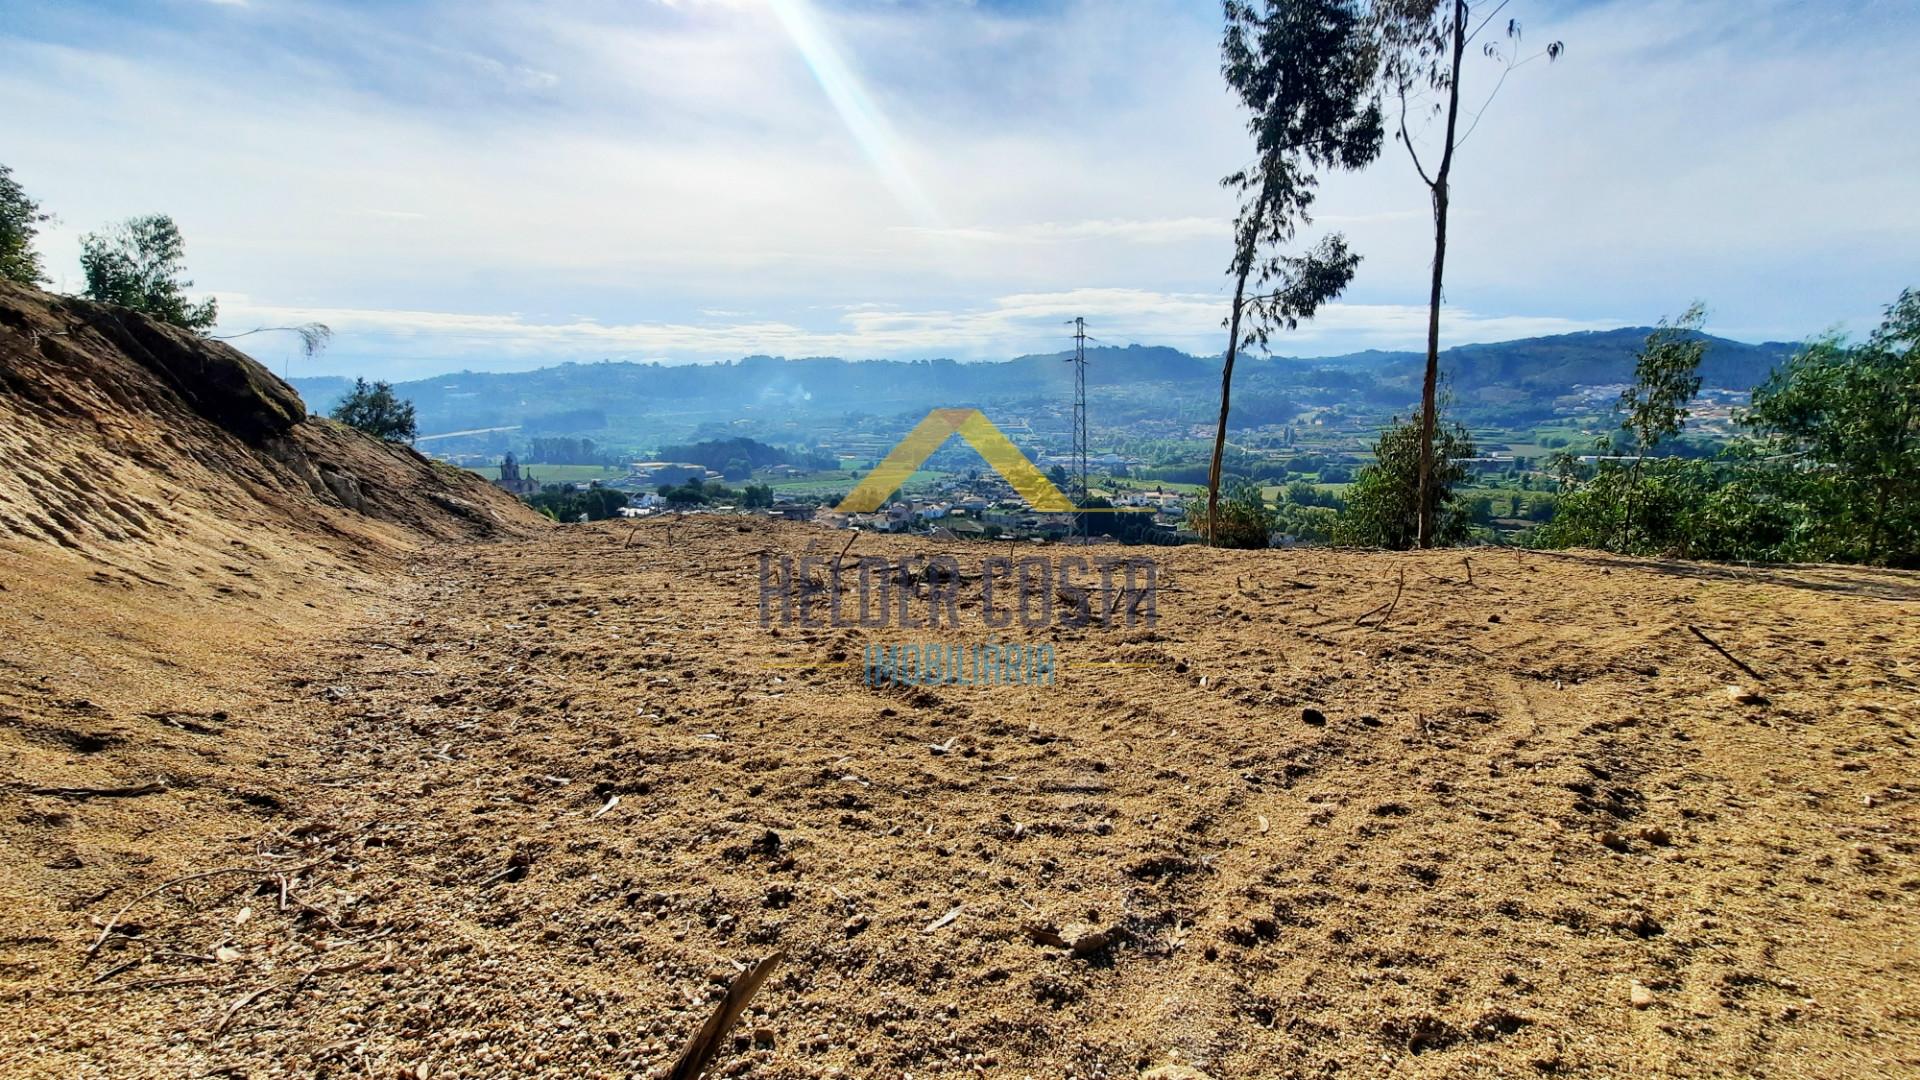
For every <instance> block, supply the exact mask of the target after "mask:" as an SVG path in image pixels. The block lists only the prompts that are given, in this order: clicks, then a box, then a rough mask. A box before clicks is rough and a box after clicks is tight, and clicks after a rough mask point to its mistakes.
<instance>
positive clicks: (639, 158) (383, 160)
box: [0, 0, 1920, 373]
mask: <svg viewBox="0 0 1920 1080" xmlns="http://www.w3.org/2000/svg"><path fill="white" fill-rule="evenodd" d="M811 7H812V8H813V9H814V10H815V11H816V13H817V17H818V18H819V19H820V21H821V33H822V34H823V35H824V36H825V39H827V40H830V41H831V42H832V43H833V45H834V47H835V49H836V51H837V52H838V54H839V56H840V58H841V60H842V61H843V62H844V65H843V66H844V67H845V69H846V72H845V74H846V77H848V78H852V79H856V80H858V82H859V85H860V86H861V88H862V92H863V93H864V94H865V95H866V99H867V100H868V101H869V102H870V103H871V104H872V105H873V106H874V108H876V109H877V110H881V111H883V112H884V115H885V118H886V127H887V138H888V140H889V142H890V145H891V150H890V154H891V159H892V161H893V162H894V165H895V166H897V168H898V169H899V170H901V171H902V172H903V173H905V174H909V175H910V176H911V177H912V179H913V182H914V184H915V185H917V186H918V187H919V188H920V189H922V190H923V191H924V195H925V199H926V201H927V202H928V203H929V204H930V205H931V206H932V207H933V208H934V210H935V211H937V218H938V221H937V222H935V223H931V224H930V223H929V222H928V221H926V220H922V216H923V215H920V214H916V213H915V212H914V211H913V210H912V209H911V208H910V207H908V206H905V205H903V202H902V198H901V197H899V195H898V194H897V192H898V191H899V183H898V177H892V178H888V177H884V176H882V175H881V174H880V173H878V172H876V169H875V167H874V165H873V161H872V159H871V157H870V156H869V154H868V153H865V152H863V150H862V147H861V144H860V143H859V142H858V141H857V140H856V139H855V138H854V137H853V135H851V134H850V132H849V128H848V126H847V124H846V123H844V122H843V120H842V117H841V115H840V114H839V113H837V112H836V110H835V108H834V105H833V102H832V101H831V100H830V99H829V97H828V95H827V94H826V93H824V92H823V91H822V88H821V85H820V83H819V81H818V80H817V79H816V77H815V75H814V74H813V73H812V72H811V71H810V70H809V68H808V65H807V64H806V62H805V61H804V60H803V58H802V57H801V55H800V54H799V52H798V51H796V49H795V48H794V42H793V39H792V35H791V34H790V33H789V32H788V31H787V30H786V29H785V28H783V25H782V23H781V22H780V20H779V19H777V18H776V17H775V15H774V13H773V12H772V11H771V10H770V9H769V8H768V7H767V6H766V5H765V4H764V3H759V2H747V0H724V2H723V0H679V2H674V3H655V4H650V5H610V4H605V3H596V2H592V0H577V2H573V3H560V4H555V5H541V6H540V7H539V8H538V9H532V8H519V7H514V6H511V5H484V4H483V5H471V4H455V3H452V2H451V0H428V2H427V3H425V4H421V5H413V6H408V7H405V8H394V9H385V10H383V11H382V12H380V13H379V14H378V15H375V14H372V13H368V12H366V11H364V10H361V9H358V8H356V7H353V6H350V5H342V4H337V3H329V2H327V0H313V2H311V3H303V4H299V5H281V4H256V5H253V7H252V8H251V10H249V11H248V13H247V17H246V18H210V17H208V16H206V15H204V14H202V15H198V16H193V15H191V13H190V12H189V11H188V9H185V8H173V7H167V8H163V9H158V10H159V11H160V12H161V14H160V15H156V16H154V18H153V20H152V23H151V24H149V23H147V22H142V23H139V24H135V23H134V22H132V21H131V20H125V21H117V20H116V19H115V18H114V17H112V16H105V15H99V14H93V15H90V16H88V18H87V19H85V20H84V21H83V20H79V19H72V20H68V19H65V18H64V17H63V16H62V15H61V12H60V8H59V6H39V7H33V8H30V9H28V10H27V11H25V12H23V13H21V15H20V17H19V18H15V19H12V20H10V21H9V24H8V27H7V28H5V29H0V51H3V52H4V53H5V55H6V56H7V58H8V63H7V64H6V65H4V66H0V100H5V101H6V102H7V103H8V107H7V108H6V109H4V110H0V147H4V148H5V149H4V153H5V154H6V163H7V164H9V165H11V166H13V167H14V169H15V171H16V176H17V179H19V181H20V182H21V183H22V184H24V185H25V186H26V187H27V188H28V190H29V191H30V192H31V193H33V194H34V195H35V196H37V197H38V198H40V199H41V201H42V202H43V203H45V204H46V206H47V208H48V209H50V210H53V211H55V212H56V213H58V214H59V215H60V218H61V221H60V224H59V226H58V227H57V228H55V229H53V230H51V231H49V232H48V233H47V234H46V235H45V237H44V239H45V241H46V242H45V243H44V244H43V249H44V251H45V253H46V255H47V258H48V262H49V265H50V267H51V269H52V270H53V272H54V273H55V275H56V277H60V278H63V280H64V282H65V283H66V284H67V285H68V286H69V287H71V286H72V285H74V284H76V282H75V281H74V279H75V278H76V277H77V269H76V268H77V243H78V236H79V234H80V233H82V232H84V231H86V230H88V229H92V228H95V227H97V226H99V225H100V224H103V223H105V222H107V221H109V220H111V219H114V218H118V217H124V216H126V215H128V214H133V213H140V212H149V211H154V210H163V211H166V212H169V213H171V214H173V215H174V216H175V217H176V219H177V220H179V222H180V224H181V227H182V229H183V231H184V233H185V235H186V237H187V244H188V252H187V254H188V263H189V265H190V267H191V269H192V273H193V276H194V278H195V280H196V281H197V282H198V283H199V285H200V286H201V287H202V288H204V289H207V290H210V291H212V292H213V293H215V294H217V295H219V296H220V297H221V298H222V306H223V310H224V311H225V312H226V313H227V314H226V317H225V323H226V324H227V325H228V326H229V327H231V328H232V329H246V328H247V327H248V326H249V325H252V322H251V321H250V320H252V319H253V317H254V316H253V314H252V313H255V312H262V313H264V312H289V311H325V312H336V313H340V314H341V316H342V317H341V318H340V319H338V320H329V321H337V322H338V323H339V325H338V327H337V329H339V330H340V335H339V337H337V338H336V340H335V342H334V346H333V351H334V355H335V356H336V357H338V358H339V359H340V361H341V362H351V363H354V364H358V365H363V366H364V367H365V368H366V369H367V370H368V371H369V373H377V372H379V371H381V370H382V369H383V365H384V366H386V367H389V368H391V369H392V370H395V371H398V370H400V369H401V368H402V367H406V368H408V369H409V370H415V371H417V370H418V369H419V366H420V365H422V364H429V363H430V364H437V365H441V366H453V367H458V366H468V365H470V366H475V367H484V366H489V365H492V364H495V363H501V362H510V363H514V364H518V365H524V364H531V363H536V362H552V361H559V360H564V359H592V358H594V357H595V356H596V355H598V354H600V353H603V352H608V351H615V350H618V351H621V352H623V353H631V354H634V355H644V356H649V357H653V356H658V357H663V358H667V359H674V360H688V359H699V358H713V357H716V356H723V355H728V354H732V355H739V354H742V353H752V352H784V353H790V354H804V353H823V352H846V353H849V354H853V355H882V354H887V353H889V352H893V351H899V352H902V353H903V354H904V353H911V354H914V355H937V354H947V355H955V356H974V355H979V356H998V355H1007V354H1011V353H1019V352H1027V351H1035V350H1040V349H1048V348H1052V347H1053V346H1054V345H1055V344H1057V342H1058V336H1059V335H1058V327H1057V326H1056V325H1055V323H1056V322H1057V321H1058V320H1060V319H1064V318H1067V317H1070V316H1072V315H1086V316H1087V317H1088V318H1090V319H1094V320H1096V325H1095V329H1094V332H1095V333H1096V334H1099V335H1100V336H1102V337H1106V338H1108V339H1109V340H1116V341H1127V340H1137V341H1143V342H1158V341H1164V342H1166V343H1169V344H1175V345H1179V346H1181V347H1185V348H1189V349H1193V350H1197V351H1202V352H1206V353H1213V352H1217V351H1218V348H1219V346H1218V342H1217V339H1218V337H1219V336H1220V331H1219V329H1218V323H1219V321H1220V315H1221V313H1222V311H1223V310H1224V294H1225V289H1226V281H1225V278H1224V274H1223V270H1224V267H1225V264H1226V261H1227V255H1228V252H1227V250H1226V244H1227V241H1228V236H1227V224H1226V223H1227V222H1228V221H1229V220H1230V219H1231V216H1232V213H1233V203H1232V197H1231V195H1230V193H1228V192H1225V191H1223V190H1222V189H1221V188H1220V187H1219V186H1218V184H1217V181H1218V178H1219V177H1220V175H1221V174H1223V173H1225V172H1228V171H1231V170H1232V169H1233V168H1236V167H1238V166H1239V165H1241V164H1243V163H1244V158H1245V156H1246V154H1247V140H1246V135H1245V133H1244V130H1243V126H1242V122H1241V119H1240V117H1239V116H1238V115H1237V114H1236V113H1235V112H1234V110H1233V108H1232V106H1231V104H1230V103H1229V101H1228V100H1227V97H1226V95H1225V93H1224V91H1223V90H1222V88H1221V86H1220V80H1219V74H1218V58H1217V53H1216V49H1217V33H1218V27H1217V25H1216V20H1217V18H1218V15H1217V11H1216V10H1215V9H1213V8H1212V7H1210V6H1208V5H1193V4H1190V3H1182V2H1177V0H1113V2H1112V3H1100V4H1094V3H1092V2H1090V0H1082V2H1070V3H1066V4H1063V5H1057V6H1053V5H1049V6H1045V7H1043V8H1041V9H1040V10H1038V11H1035V12H1027V13H1019V12H1009V11H1007V10H1005V9H1000V8H994V9H988V8H986V7H982V6H976V5H972V4H965V3H950V4H861V5H859V6H857V7H845V8H836V7H835V6H833V5H832V4H830V3H828V2H827V0H813V3H812V4H811ZM169 17H178V18H181V19H182V20H184V21H183V22H182V23H181V25H178V26H168V25H166V24H165V19H166V18H169ZM1915 22H1916V19H1915V16H1914V14H1913V12H1911V11H1910V10H1899V9H1896V8H1894V7H1893V6H1891V5H1883V6H1880V7H1873V6H1865V5H1859V4H1853V3H1843V4H1836V5H1831V6H1829V5H1819V6H1811V5H1796V4H1791V3H1787V2H1785V0H1740V2H1736V0H1686V2H1682V0H1608V2H1606V3H1602V4H1596V5H1591V6H1587V7H1580V8H1572V7H1567V8H1560V9H1557V10H1554V9H1547V10H1541V11H1539V12H1537V13H1535V14H1533V15H1532V16H1531V17H1530V30H1531V31H1532V33H1533V36H1535V37H1544V36H1553V37H1560V38H1564V39H1565V40H1566V42H1567V44H1568V47H1569V49H1568V53H1567V55H1566V57H1565V58H1564V59H1563V60H1562V61H1560V62H1559V63H1556V64H1554V65H1552V66H1551V67H1549V66H1547V65H1546V64H1544V63H1540V64H1536V65H1534V66H1531V67H1529V68H1527V69H1525V70H1523V71H1521V72H1519V73H1518V74H1516V75H1515V77H1514V78H1513V79H1512V80H1510V81H1509V83H1508V84H1507V86H1506V87H1505V88H1504V89H1503V91H1502V93H1501V96H1500V98H1499V99H1498V100H1496V101H1495V102H1494V103H1493V106H1492V110H1493V111H1492V112H1490V113H1489V114H1488V116H1487V120H1486V122H1485V124H1483V126H1482V127H1481V128H1480V130H1479V132H1478V133H1477V134H1476V135H1475V136H1474V138H1473V141H1472V142H1471V143H1469V144H1468V146H1467V147H1466V149H1465V150H1464V151H1463V153H1462V156H1461V158H1460V161H1459V163H1458V165H1457V169H1456V173H1455V187H1454V192H1453V196H1454V205H1455V219H1454V226H1455V227H1454V231H1453V236H1452V243H1451V246H1450V249H1449V252H1448V277H1447V298H1448V300H1449V302H1450V303H1451V304H1452V305H1454V306H1453V307H1451V308H1450V309H1449V311H1448V314H1447V320H1446V323H1445V330H1446V334H1447V343H1448V344H1455V343H1458V342H1460V341H1464V340H1470V339H1476V338H1480V339H1484V338H1487V337H1493V336H1503V337H1510V336H1516V335H1521V334H1526V333H1533V332H1552V331H1555V330H1562V329H1574V328H1586V327H1590V326H1594V325H1599V324H1603V323H1605V324H1617V323H1621V322H1626V323H1646V322H1651V321H1653V320H1654V319H1655V318H1657V317H1658V316H1660V315H1661V314H1666V313H1673V312H1676V311H1678V310H1679V309H1680V308H1682V307H1683V306H1684V305H1685V304H1686V303H1687V302H1688V301H1690V300H1692V299H1693V298H1695V297H1700V298H1703V299H1705V300H1706V301H1707V302H1708V303H1709V306H1710V310H1711V314H1712V322H1711V323H1710V328H1713V329H1718V330H1722V331H1731V332H1735V333H1738V334H1740V335H1741V336H1746V337H1750V338H1758V337H1798V336H1801V335H1803V334H1805V333H1808V332H1810V331H1816V330H1819V329H1821V328H1824V327H1826V326H1828V325H1830V324H1832V323H1834V322H1835V321H1843V322H1847V323H1850V324H1852V325H1854V326H1855V327H1858V326H1859V325H1860V324H1861V322H1862V321H1868V320H1871V319H1873V318H1874V317H1875V316H1877V313H1878V309H1879V307H1880V306H1881V305H1883V304H1884V303H1886V302H1887V301H1889V300H1890V299H1891V298H1892V297H1893V295H1894V294H1895V293H1896V292H1897V291H1898V289H1899V288H1900V287H1901V286H1903V285H1909V284H1915V282H1913V281H1912V280H1910V277H1911V274H1912V261H1911V252H1912V251H1913V250H1914V249H1915V247H1916V245H1917V244H1920V203H1916V202H1915V201H1914V200H1913V199H1912V198H1911V197H1910V193H1909V189H1910V187H1911V178H1912V176H1914V175H1915V174H1916V172H1917V171H1920V140H1914V139H1912V138H1910V137H1907V136H1906V132H1907V129H1908V127H1909V126H1910V118H1909V117H1907V116H1906V112H1907V106H1906V103H1907V102H1909V101H1911V100H1914V99H1916V98H1920V70H1917V69H1915V68H1914V67H1913V65H1911V63H1910V62H1909V61H1908V59H1907V58H1906V56H1905V53H1904V51H1903V46H1904V43H1905V41H1906V40H1908V39H1910V38H1911V37H1912V33H1911V31H1912V30H1913V29H1914V26H1915ZM1491 71H1492V68H1491V67H1490V65H1487V64H1485V63H1475V64H1474V65H1473V66H1472V67H1471V68H1470V69H1469V71H1468V80H1467V86H1468V88H1469V98H1470V100H1472V99H1473V98H1474V95H1477V94H1479V93H1481V92H1483V91H1484V89H1485V88H1486V87H1487V85H1488V79H1489V77H1490V73H1491ZM1317 209H1318V213H1317V214H1316V218H1317V221H1316V224H1315V226H1314V228H1313V230H1310V232H1313V233H1317V232H1319V231H1323V230H1327V229H1340V230H1343V231H1345V232H1346V233H1347V234H1348V237H1349V239H1350V241H1351V242H1352V244H1353V245H1354V247H1355V248H1356V249H1357V250H1359V251H1360V252H1361V253H1362V254H1363V255H1364V256H1365V261H1364V262H1363V263H1362V265H1361V269H1360V274H1359V277H1358V278H1357V279H1356V281H1355V282H1354V285H1353V287H1352V289H1351V290H1349V293H1348V295H1347V296H1346V297H1345V302H1344V303H1342V304H1339V305H1335V306H1333V307H1330V308H1328V309H1327V310H1326V311H1324V312H1323V313H1322V314H1321V316H1320V318H1319V319H1317V320H1316V321H1315V322H1314V323H1312V324H1310V325H1309V326H1308V327H1305V328H1303V329H1302V331H1301V333H1299V334H1296V335H1287V337H1286V339H1284V340H1277V341H1276V344H1275V347H1276V349H1277V350H1280V351H1288V352H1291V351H1306V350H1307V349H1309V348H1311V349H1312V350H1313V351H1319V352H1327V351H1345V350H1348V349H1355V348H1364V347H1369V346H1390V347H1417V346H1419V345H1420V344H1421V343H1422V340H1423V337H1424V309H1423V307H1422V306H1421V304H1422V300H1423V299H1424V297H1425V295H1426V291H1427V274H1428V267H1429V265H1430V260H1431V258H1432V252H1431V247H1430V245H1431V241H1430V234H1429V231H1428V230H1429V226H1428V221H1427V214H1428V211H1427V203H1426V196H1425V192H1424V190H1423V189H1422V188H1421V186H1420V185H1419V183H1418V181H1417V179H1416V178H1415V177H1414V175H1413V172H1412V169H1411V167H1410V166H1409V165H1408V164H1407V162H1406V161H1405V157H1404V151H1403V150H1402V149H1401V148H1399V147H1397V146H1395V145H1392V144H1391V143H1389V144H1388V145H1387V146H1386V147H1385V149H1384V152H1383V156H1382V159H1381V161H1380V162H1379V163H1378V164H1376V165H1375V166H1374V167H1372V168H1371V169H1369V170H1367V171H1366V172H1365V173H1362V174H1360V175H1358V176H1338V177H1333V178H1330V179H1329V180H1328V181H1327V182H1326V184H1325V185H1324V187H1323V189H1322V197H1321V201H1320V205H1319V206H1318V208H1317ZM1303 239H1311V236H1308V237H1304V238H1303ZM243 293H244V294H245V296H244V297H242V296H241V294H243ZM450 312H494V313H499V312H519V313H521V314H519V315H510V314H509V315H501V314H492V315H451V314H446V313H450ZM553 313H565V314H559V315H556V314H553ZM573 313H584V314H586V315H589V316H591V318H576V317H574V316H573ZM264 317H265V316H264V315H263V316H262V318H264ZM1295 343H1299V345H1300V348H1298V349H1296V348H1295Z"/></svg>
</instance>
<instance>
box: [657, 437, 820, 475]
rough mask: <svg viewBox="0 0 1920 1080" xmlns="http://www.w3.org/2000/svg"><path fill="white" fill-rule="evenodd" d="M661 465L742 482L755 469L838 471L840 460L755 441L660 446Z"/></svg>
mask: <svg viewBox="0 0 1920 1080" xmlns="http://www.w3.org/2000/svg"><path fill="white" fill-rule="evenodd" d="M658 453H659V455H660V460H662V461H685V462H689V463H691V464H694V465H702V466H705V467H706V468H709V469H712V470H713V471H715V472H717V473H721V474H723V475H725V476H727V477H728V478H729V479H735V480H739V479H744V478H746V477H747V476H748V475H749V474H750V473H751V472H752V471H753V470H755V469H765V468H769V467H771V466H774V465H794V466H797V467H799V468H802V469H810V470H813V471H816V472H818V471H824V470H827V469H837V468H839V467H840V460H839V459H838V458H836V457H834V456H833V455H832V454H823V453H820V452H819V451H816V450H808V449H805V448H794V449H782V448H780V447H778V446H769V445H767V444H766V443H763V442H759V441H757V440H754V439H746V438H730V439H708V440H705V441H704V442H697V443H683V444H679V445H671V446H662V447H660V449H659V451H658Z"/></svg>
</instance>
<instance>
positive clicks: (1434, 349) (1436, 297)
mask: <svg viewBox="0 0 1920 1080" xmlns="http://www.w3.org/2000/svg"><path fill="white" fill-rule="evenodd" d="M1466 51H1467V4H1466V0H1454V4H1453V79H1452V81H1451V82H1449V83H1448V84H1447V140H1446V144H1445V146H1444V147H1443V148H1442V150H1441V152H1440V165H1439V167H1438V168H1436V169H1435V170H1434V172H1433V185H1432V186H1433V290H1432V292H1431V293H1429V294H1428V297H1427V372H1426V377H1425V378H1424V379H1422V380H1421V383H1420V490H1419V491H1418V492H1417V493H1416V497H1417V498H1418V499H1419V501H1420V506H1419V516H1418V520H1419V542H1420V546H1421V547H1423V548H1430V547H1432V546H1433V539H1434V537H1433V534H1434V516H1435V513H1434V512H1435V510H1437V509H1438V507H1439V500H1438V499H1436V498H1435V497H1434V496H1435V494H1436V493H1435V491H1434V482H1433V439H1434V431H1435V428H1436V426H1437V425H1436V422H1435V417H1434V413H1435V411H1436V404H1435V397H1436V396H1437V391H1438V386H1439V382H1440V285H1441V282H1442V280H1443V279H1444V277H1445V275H1446V265H1447V178H1448V176H1449V175H1450V174H1451V173H1452V172H1453V144H1454V131H1455V129H1456V127H1457V126H1458V124H1459V120H1460V60H1461V57H1462V56H1464V55H1465V53H1466Z"/></svg>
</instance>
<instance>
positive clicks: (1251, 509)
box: [1142, 480, 1274, 548]
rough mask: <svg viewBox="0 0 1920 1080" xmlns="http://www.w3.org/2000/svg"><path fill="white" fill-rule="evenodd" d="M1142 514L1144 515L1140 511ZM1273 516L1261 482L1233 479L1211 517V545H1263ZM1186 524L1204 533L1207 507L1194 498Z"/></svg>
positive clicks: (1193, 529)
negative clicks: (1259, 483)
mask: <svg viewBox="0 0 1920 1080" xmlns="http://www.w3.org/2000/svg"><path fill="white" fill-rule="evenodd" d="M1142 516H1144V515H1142ZM1273 525H1274V517H1273V510H1272V508H1270V507H1269V506H1267V500H1266V496H1264V495H1262V494H1261V492H1260V485H1258V484H1255V483H1253V482H1252V481H1249V480H1236V481H1234V482H1233V483H1232V484H1231V485H1230V486H1228V488H1227V497H1226V498H1225V499H1223V500H1221V502H1220V506H1219V510H1218V511H1217V514H1216V517H1215V520H1214V530H1213V545H1214V546H1215V547H1230V548H1263V547H1266V546H1268V545H1269V544H1270V543H1271V542H1272V535H1273ZM1187 528H1188V529H1190V530H1192V531H1193V532H1196V533H1200V534H1201V535H1205V534H1206V529H1207V508H1206V506H1205V505H1204V504H1202V503H1200V502H1198V501H1196V502H1194V503H1193V504H1192V505H1190V506H1188V507H1187Z"/></svg>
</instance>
